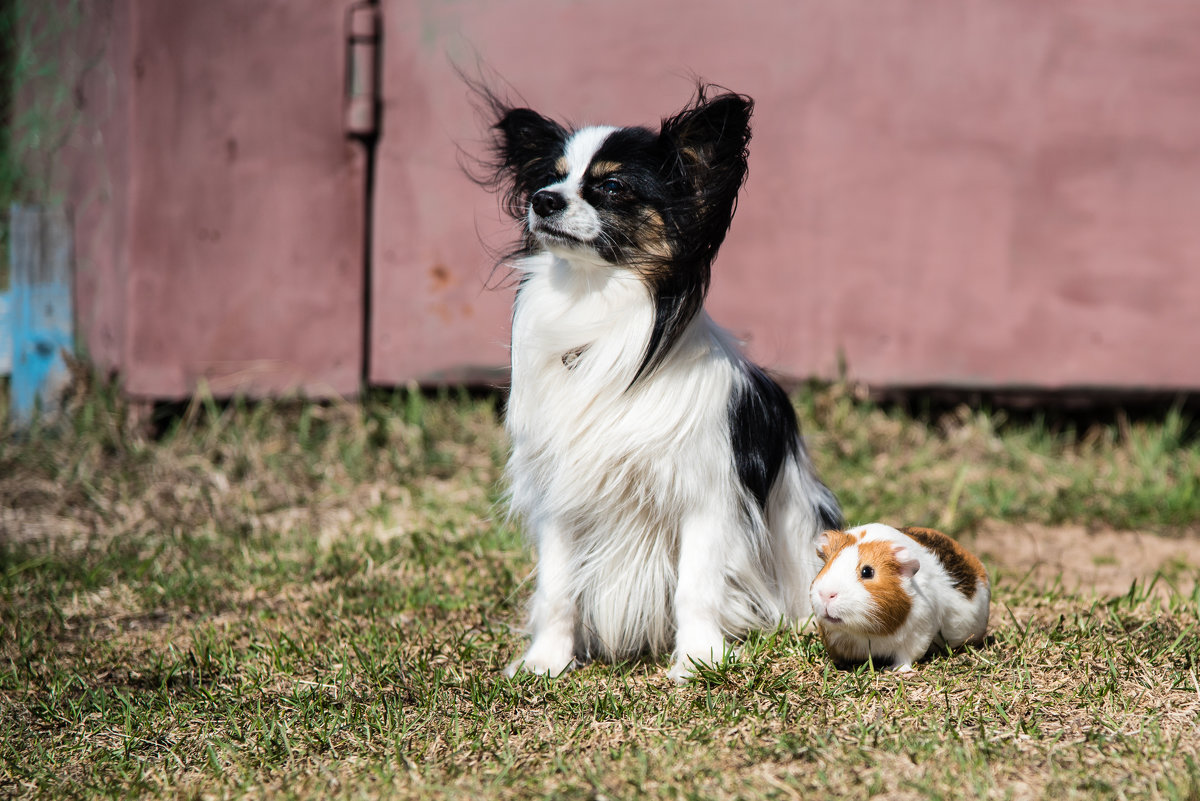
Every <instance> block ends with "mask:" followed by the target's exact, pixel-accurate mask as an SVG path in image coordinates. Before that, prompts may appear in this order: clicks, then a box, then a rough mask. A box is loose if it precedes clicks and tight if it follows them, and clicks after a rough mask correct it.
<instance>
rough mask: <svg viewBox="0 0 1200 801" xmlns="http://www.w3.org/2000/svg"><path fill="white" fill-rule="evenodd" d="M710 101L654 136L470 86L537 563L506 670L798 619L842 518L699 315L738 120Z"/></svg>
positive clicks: (779, 421) (737, 145)
mask: <svg viewBox="0 0 1200 801" xmlns="http://www.w3.org/2000/svg"><path fill="white" fill-rule="evenodd" d="M712 91H713V90H712V89H711V88H710V87H706V86H703V85H702V86H700V87H699V91H698V93H697V95H696V97H695V98H694V99H693V100H692V102H691V103H690V104H689V105H688V106H687V107H686V108H684V109H683V110H682V111H680V112H679V113H677V114H675V115H673V116H671V117H669V118H667V119H664V120H663V121H662V125H661V128H660V129H659V130H657V131H653V130H648V129H646V128H612V127H585V128H580V129H578V130H569V129H567V128H565V127H563V126H562V125H559V124H558V123H556V122H553V121H551V120H549V119H547V118H545V117H543V116H541V115H540V114H537V113H536V112H534V111H531V110H529V109H526V108H513V107H511V106H510V105H508V104H507V103H505V102H503V101H501V100H499V99H498V98H496V97H495V96H494V95H493V94H491V93H488V92H486V90H484V91H483V92H482V96H483V98H484V99H485V101H486V103H487V106H488V110H489V112H490V113H492V114H493V115H494V116H493V119H494V120H495V124H494V133H495V139H494V155H495V161H494V163H492V164H491V165H490V167H491V168H492V169H491V171H490V172H489V174H488V175H487V177H486V178H485V179H484V182H485V183H488V184H489V185H491V186H493V187H494V188H497V189H499V190H501V191H502V192H503V193H504V198H505V206H506V208H507V210H508V211H509V213H510V214H511V215H512V216H514V217H515V218H516V219H517V220H519V221H520V222H521V223H522V226H523V239H522V243H521V246H520V247H519V249H518V251H517V252H516V253H515V254H513V255H514V259H513V260H512V262H511V264H512V266H513V268H514V269H515V270H516V272H517V274H518V275H519V287H518V291H517V296H516V302H515V307H514V310H513V326H512V389H511V395H510V397H509V401H508V409H507V416H506V425H507V428H508V432H509V434H510V436H511V440H512V455H511V457H510V459H509V462H508V470H507V474H508V481H509V491H510V502H511V510H512V512H513V513H515V514H516V515H518V516H519V517H520V518H522V519H523V520H524V522H525V523H526V525H527V527H528V530H529V533H530V535H531V537H532V539H533V541H534V543H535V545H536V548H537V556H538V566H537V574H536V589H535V591H534V594H533V599H532V602H531V606H530V628H531V634H532V641H531V643H530V645H529V648H528V650H527V651H526V652H525V654H524V655H523V656H521V657H520V658H519V659H517V660H516V661H515V662H513V663H512V665H510V667H509V673H510V675H511V674H513V673H515V672H516V671H517V670H520V669H525V670H529V671H533V672H535V673H543V674H549V675H551V676H554V675H558V674H559V673H562V672H563V671H565V670H568V669H569V668H571V667H572V666H574V665H575V664H577V663H578V662H579V661H582V660H588V659H592V658H602V659H608V660H614V659H622V658H627V657H632V656H636V655H640V654H650V655H657V654H660V653H666V652H668V651H671V652H673V657H674V659H673V664H672V667H671V669H670V675H671V677H673V678H675V679H676V680H680V681H681V680H684V679H686V678H687V677H688V676H690V675H691V673H692V669H693V662H694V661H704V662H713V661H719V660H720V659H721V658H722V655H723V654H724V653H725V651H726V649H727V648H728V643H729V641H730V640H734V639H737V638H740V637H742V636H743V635H744V634H745V633H746V632H747V631H748V630H751V629H761V628H772V627H775V626H777V625H779V624H780V622H781V621H789V622H796V621H802V620H804V619H805V618H807V617H808V616H809V614H810V602H809V594H808V589H809V584H810V583H811V582H812V579H813V577H814V576H815V575H816V573H817V570H818V569H819V567H820V562H819V560H818V559H817V557H816V555H815V551H816V540H817V537H818V535H819V534H820V533H821V532H822V531H823V530H825V529H828V528H839V527H840V525H841V513H840V511H839V508H838V505H837V501H836V499H835V498H834V496H833V494H832V493H831V492H830V491H829V490H828V489H827V488H826V487H825V485H823V484H822V483H821V482H820V481H819V480H818V479H817V477H816V475H815V474H814V472H813V467H812V464H811V462H810V461H809V458H808V455H807V453H806V451H805V448H804V445H803V443H802V442H801V439H800V434H799V429H798V425H797V421H796V416H795V412H794V410H793V408H792V406H791V404H790V402H789V400H788V397H787V395H786V394H785V393H784V392H783V390H781V389H780V387H779V386H778V385H777V384H776V383H775V382H774V381H772V380H771V379H770V378H769V377H768V376H767V375H766V374H765V373H764V372H763V371H762V370H761V369H759V368H758V367H756V366H755V365H754V364H752V363H751V362H749V361H748V360H747V359H746V357H745V356H743V355H742V353H741V352H740V350H739V349H738V346H737V343H736V342H735V341H734V340H733V339H732V337H730V335H729V334H728V333H726V332H725V331H724V330H722V329H721V328H719V327H717V326H716V325H715V324H714V323H713V321H712V320H711V319H710V318H709V316H708V314H707V313H706V312H705V311H704V308H703V306H704V298H705V295H706V294H707V291H708V286H709V276H710V268H711V265H712V261H713V259H714V257H715V256H716V253H717V250H718V248H719V247H720V245H721V243H722V241H723V240H724V238H725V234H726V231H727V230H728V228H729V225H730V222H731V220H732V217H733V212H734V209H735V207H736V203H737V195H738V191H739V189H740V188H741V186H742V183H743V181H744V180H745V176H746V169H747V165H746V158H747V143H748V142H749V139H750V126H749V122H750V114H751V110H752V101H751V100H750V98H748V97H746V96H743V95H737V94H732V93H720V94H715V95H711V93H712ZM710 95H711V96H710Z"/></svg>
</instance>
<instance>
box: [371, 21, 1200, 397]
mask: <svg viewBox="0 0 1200 801" xmlns="http://www.w3.org/2000/svg"><path fill="white" fill-rule="evenodd" d="M382 10H383V17H384V20H385V26H386V30H385V50H384V52H385V67H384V83H383V87H384V95H385V98H384V100H385V128H384V135H383V138H382V140H381V150H380V155H379V169H378V173H377V184H376V185H377V201H376V217H375V226H376V239H375V243H374V254H375V266H374V282H373V297H374V301H373V303H374V307H375V310H376V311H375V319H374V326H373V329H372V331H373V333H372V343H373V358H372V363H371V365H370V377H371V378H372V380H374V381H379V382H389V383H390V382H399V381H404V380H407V379H410V378H414V377H417V378H429V377H434V376H438V375H456V374H461V371H462V370H464V369H465V368H479V367H483V368H486V367H494V366H501V365H503V364H504V363H505V362H506V359H507V354H506V351H505V349H504V343H505V342H506V340H507V323H508V313H509V312H508V303H509V301H510V295H509V293H507V292H503V291H500V292H497V291H490V290H488V289H485V283H486V282H487V280H488V276H489V271H490V268H491V262H490V260H489V257H488V255H487V254H486V252H485V250H484V247H483V246H482V245H481V240H482V242H483V243H484V244H487V245H494V246H501V245H503V244H504V243H505V242H506V241H507V237H509V236H511V233H512V230H511V228H510V227H508V226H507V224H506V223H504V222H503V221H501V220H500V219H499V216H498V214H497V212H496V210H495V209H496V207H495V202H494V199H492V198H490V197H487V196H485V195H484V194H483V192H482V191H481V190H479V189H478V188H477V187H475V186H474V185H473V184H471V183H470V182H469V181H467V180H466V179H465V178H464V177H463V175H462V174H461V172H460V171H459V168H458V165H457V164H456V151H455V147H456V146H462V147H464V148H466V149H467V150H470V151H474V152H478V150H477V148H478V142H479V140H480V138H481V136H482V126H481V123H480V121H479V120H478V119H476V118H475V117H474V116H473V114H472V112H471V109H470V107H469V105H468V96H467V92H466V91H465V89H464V87H463V86H462V84H461V83H460V82H459V80H458V79H457V78H456V76H455V75H454V73H453V70H452V67H451V62H457V63H458V64H460V65H462V66H463V67H465V68H466V69H467V70H468V71H471V70H473V69H475V66H476V64H477V62H479V61H482V62H483V63H484V64H486V65H487V67H489V68H490V69H492V70H494V71H495V72H496V73H498V74H499V75H501V76H503V77H504V78H505V79H506V80H507V81H508V82H510V83H511V84H512V86H514V87H515V88H516V90H518V91H519V92H520V93H521V94H522V95H523V96H524V98H525V99H526V100H527V101H528V102H529V103H530V104H531V105H533V106H534V107H536V108H538V109H539V110H541V111H543V112H545V113H548V114H550V115H552V116H557V117H559V118H560V119H562V118H565V119H568V120H572V121H574V122H576V123H580V124H583V123H589V122H605V123H641V124H653V123H655V122H656V121H657V119H658V118H660V117H661V116H662V115H663V114H665V113H667V112H669V111H671V110H673V109H675V108H677V107H678V106H679V105H680V104H681V103H683V102H684V101H685V100H686V99H687V97H688V94H689V92H690V89H691V76H692V75H693V74H695V75H699V76H703V77H704V78H706V79H709V80H713V81H717V82H720V83H723V84H725V85H726V86H728V87H730V88H733V89H735V90H737V91H741V92H746V93H749V94H751V95H753V96H754V97H755V98H756V100H757V102H758V106H757V114H756V128H755V138H754V141H753V142H752V144H751V171H750V180H749V183H748V186H747V188H746V192H745V195H744V197H743V202H742V204H741V206H740V208H739V212H738V216H737V218H736V219H735V221H734V225H733V229H732V232H731V234H730V237H729V240H728V242H727V244H726V245H725V248H724V250H723V252H722V256H721V258H720V259H719V260H718V263H717V268H716V277H715V281H714V286H713V290H712V294H711V296H710V309H711V311H712V312H713V315H714V316H715V317H716V318H717V320H718V321H719V322H722V323H724V324H725V325H727V326H728V327H729V328H731V329H732V330H733V331H735V332H736V333H738V334H740V335H742V336H744V337H746V338H747V339H748V340H749V343H750V349H751V351H752V353H753V354H754V355H755V356H756V357H757V358H758V359H760V360H761V361H763V362H764V363H766V364H767V365H768V366H770V367H772V368H774V369H775V370H777V371H778V372H780V373H783V374H785V375H790V376H796V377H802V376H809V375H821V376H832V375H834V374H835V373H836V370H837V364H838V359H839V356H841V357H844V359H845V363H846V365H847V368H848V371H849V373H850V375H851V376H852V377H854V378H857V379H860V380H863V381H867V382H869V383H872V384H876V385H920V384H937V385H967V386H982V387H1013V386H1021V387H1044V388H1057V387H1088V386H1104V387H1147V388H1152V389H1163V388H1193V389H1194V388H1197V387H1200V359H1198V358H1197V357H1196V354H1197V352H1200V311H1198V310H1200V226H1198V225H1196V224H1195V222H1194V218H1195V216H1196V210H1197V209H1200V103H1197V102H1196V99H1197V98H1198V97H1200V5H1197V4H1194V3H1185V2H1164V3H1156V4H1154V5H1153V8H1152V9H1151V8H1150V7H1147V6H1145V5H1142V4H1131V3H1128V2H1126V0H1093V2H1088V3H1071V2H1047V1H1046V0H971V1H969V2H953V3H951V2H930V0H907V1H906V2H893V3H886V4H881V3H877V2H871V1H870V0H839V2H819V1H818V0H798V1H797V2H786V3H785V2H775V3H760V4H734V3H695V2H679V1H677V2H664V3H643V2H634V1H632V0H608V1H607V2H571V3H568V2H562V3H545V2H533V0H514V1H513V2H508V3H486V2H481V0H475V1H473V2H454V3H451V2H431V3H410V2H406V1H405V0H383V1H382Z"/></svg>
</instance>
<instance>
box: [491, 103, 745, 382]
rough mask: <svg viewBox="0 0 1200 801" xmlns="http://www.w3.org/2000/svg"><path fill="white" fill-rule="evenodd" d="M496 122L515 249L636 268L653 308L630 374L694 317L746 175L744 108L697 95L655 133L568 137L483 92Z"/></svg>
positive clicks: (616, 131) (655, 357) (497, 162)
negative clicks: (518, 234)
mask: <svg viewBox="0 0 1200 801" xmlns="http://www.w3.org/2000/svg"><path fill="white" fill-rule="evenodd" d="M487 98H488V100H489V104H490V109H491V111H492V112H493V113H494V114H495V123H494V127H493V130H494V132H495V137H494V140H493V150H494V157H495V158H494V162H493V164H492V165H491V166H492V168H493V173H492V175H491V176H490V181H489V182H490V183H492V184H493V185H495V186H498V187H501V188H502V189H503V190H504V195H505V207H506V210H507V211H508V213H509V214H511V215H512V216H513V217H514V218H516V219H517V220H519V221H520V222H521V223H522V226H523V234H524V237H523V247H522V252H524V253H534V252H538V251H540V250H548V251H550V252H552V253H554V254H556V255H558V256H560V257H562V258H564V259H566V260H567V261H570V262H572V263H573V264H578V265H580V266H581V267H584V268H586V267H588V266H590V265H609V266H613V267H616V268H619V269H627V270H630V271H633V272H634V273H635V274H636V275H638V276H639V277H641V278H642V279H643V280H645V281H646V282H647V284H648V285H649V288H650V290H651V293H652V295H653V297H654V300H655V306H656V317H657V320H656V325H655V330H654V332H653V334H652V338H651V342H650V347H649V348H648V350H647V353H646V358H645V361H644V363H643V365H642V370H641V371H639V375H640V374H641V373H642V372H645V371H646V370H647V369H648V368H651V367H653V366H654V364H655V363H657V362H658V361H659V360H661V358H662V357H663V356H664V355H665V353H666V350H668V349H669V347H670V345H671V344H673V342H674V341H675V339H676V338H677V337H678V336H679V334H680V333H682V330H683V328H684V327H685V326H686V325H687V323H688V322H690V321H691V320H692V318H694V317H695V315H696V314H697V313H698V312H699V311H700V309H701V308H702V306H703V303H704V296H705V294H706V293H707V291H708V285H709V278H710V274H711V267H712V261H713V259H714V258H715V256H716V253H717V250H718V248H720V246H721V243H722V242H723V241H724V239H725V234H726V232H727V231H728V230H729V224H730V222H731V221H732V219H733V213H734V210H735V208H736V206H737V196H738V191H739V189H740V188H741V186H742V183H743V182H744V181H745V178H746V170H747V165H746V158H747V144H748V142H749V141H750V115H751V111H752V109H753V101H752V100H751V99H750V98H749V97H746V96H745V95H738V94H733V93H730V92H720V93H718V94H713V88H712V87H710V86H706V85H703V84H702V85H700V86H699V87H698V90H697V93H696V96H695V97H694V98H693V99H692V101H691V102H690V103H689V104H688V105H687V106H686V107H685V108H684V109H683V110H681V111H679V112H678V113H676V114H674V115H672V116H670V117H667V118H665V119H664V120H663V121H662V125H661V126H660V128H659V129H658V130H657V131H654V130H650V129H648V128H641V127H633V128H612V127H586V128H580V129H578V130H570V129H568V128H566V127H564V126H563V125H560V124H559V123H557V122H554V121H553V120H550V119H548V118H546V117H543V116H542V115H541V114H538V113H537V112H535V111H532V110H530V109H527V108H512V107H509V106H508V105H506V104H505V103H503V102H501V101H498V100H497V99H496V98H495V97H494V96H491V95H488V96H487Z"/></svg>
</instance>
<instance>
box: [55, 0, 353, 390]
mask: <svg viewBox="0 0 1200 801" xmlns="http://www.w3.org/2000/svg"><path fill="white" fill-rule="evenodd" d="M61 5H62V6H63V7H64V8H66V7H67V6H69V5H70V4H66V3H64V4H61ZM349 5H350V2H349V0H338V1H337V2H329V0H255V2H253V3H246V2H241V1H240V0H206V1H205V2H171V3H165V2H159V0H115V1H114V2H112V3H96V4H83V5H82V6H80V7H79V8H80V9H82V12H81V13H82V14H83V16H84V18H83V19H82V20H81V21H80V22H79V24H78V25H76V26H73V27H72V28H71V30H70V32H69V38H72V39H73V40H74V42H75V43H78V42H83V43H85V44H86V45H87V47H88V48H90V49H92V51H93V53H94V56H95V57H94V58H93V59H92V61H91V63H88V64H85V65H83V67H82V68H80V69H79V72H78V74H77V75H74V76H73V75H71V74H63V75H61V76H59V78H60V79H61V80H62V81H63V82H64V83H66V84H67V85H68V86H71V84H72V82H74V86H71V88H72V89H73V90H74V93H75V96H76V106H77V108H76V109H75V111H76V117H75V119H74V121H73V124H74V133H73V134H72V136H71V138H70V140H69V142H68V143H67V145H66V146H65V147H64V148H62V149H61V150H60V151H58V152H57V153H56V157H57V158H59V160H60V161H61V163H62V168H61V170H60V172H61V174H62V176H63V177H62V178H61V179H58V180H56V181H55V183H56V184H57V186H59V187H60V188H61V191H62V193H63V194H64V195H65V200H66V202H67V203H68V205H70V206H71V208H72V210H73V215H74V219H75V222H76V239H77V252H78V258H77V260H78V280H77V302H78V308H79V318H80V330H81V334H82V336H83V339H84V340H85V343H86V346H87V347H88V349H89V352H90V354H91V356H92V357H93V358H94V359H95V360H96V361H97V362H98V363H99V364H100V365H102V366H105V367H110V368H113V369H116V370H118V371H119V372H120V374H121V376H122V379H123V383H124V386H125V388H126V390H127V391H128V392H129V393H131V394H133V395H137V396H144V397H186V396H187V395H189V394H190V393H192V392H193V391H194V390H195V388H196V387H197V386H198V385H199V384H200V383H201V382H205V383H207V384H208V385H209V387H210V389H211V390H212V391H213V392H215V393H217V394H222V395H228V394H232V393H234V392H249V393H252V394H268V393H279V392H287V391H293V390H300V391H303V392H306V393H308V394H315V395H328V394H336V393H340V394H353V393H354V392H356V391H357V390H358V388H359V384H360V381H361V371H362V344H363V323H362V298H363V292H364V289H363V258H362V257H363V253H364V244H363V225H364V206H365V171H364V170H365V159H364V157H363V152H362V150H361V148H359V147H358V146H357V145H355V144H353V143H352V142H350V141H348V140H347V139H346V137H345V135H344V132H343V130H342V102H343V66H344V48H343V31H342V23H343V19H344V14H345V10H346V8H347V7H348V6H349ZM64 13H65V14H68V15H69V14H74V13H76V12H75V11H65V12H64ZM65 69H66V70H70V69H74V67H72V66H68V67H66V68H65Z"/></svg>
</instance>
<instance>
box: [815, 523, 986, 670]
mask: <svg viewBox="0 0 1200 801" xmlns="http://www.w3.org/2000/svg"><path fill="white" fill-rule="evenodd" d="M817 554H818V555H819V556H820V557H821V558H822V559H824V560H825V566H824V567H822V568H821V571H820V572H819V573H817V577H816V578H815V579H813V583H812V589H811V593H810V595H811V598H812V606H813V614H814V616H815V617H816V621H817V629H818V630H819V631H820V634H821V640H822V641H823V642H824V643H825V648H826V650H828V651H829V655H830V656H831V657H833V660H834V661H835V662H839V663H854V662H864V661H866V660H867V658H868V657H870V658H871V659H872V660H873V661H874V660H879V661H887V660H891V667H892V668H893V669H895V670H902V671H907V670H912V663H913V661H914V660H916V659H920V658H921V657H922V656H924V655H925V654H926V653H927V652H928V651H929V649H930V647H931V646H932V645H934V644H938V645H944V646H947V647H950V648H957V647H958V646H960V645H962V644H963V643H980V642H982V641H983V636H984V633H985V632H986V631H987V623H988V603H989V601H990V600H991V595H992V593H991V586H990V585H989V583H988V576H987V571H986V570H984V567H983V565H982V564H981V563H980V561H979V560H978V559H976V558H975V557H974V556H973V555H972V554H971V553H970V552H968V551H967V550H966V549H965V548H963V547H962V546H961V545H959V544H958V543H957V542H955V541H954V540H952V539H950V538H949V537H947V536H946V535H945V534H943V533H941V532H940V531H934V530H933V529H929V528H905V529H903V530H897V529H894V528H892V527H891V526H885V525H883V524H881V523H871V524H869V525H866V526H858V527H857V528H852V529H848V530H846V531H827V532H825V533H824V534H823V535H822V536H821V538H820V540H819V543H818V548H817Z"/></svg>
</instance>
